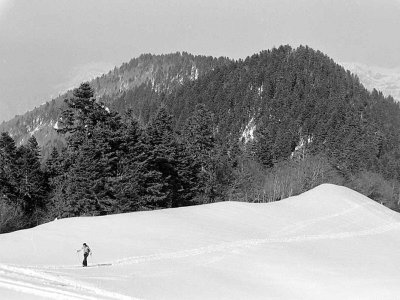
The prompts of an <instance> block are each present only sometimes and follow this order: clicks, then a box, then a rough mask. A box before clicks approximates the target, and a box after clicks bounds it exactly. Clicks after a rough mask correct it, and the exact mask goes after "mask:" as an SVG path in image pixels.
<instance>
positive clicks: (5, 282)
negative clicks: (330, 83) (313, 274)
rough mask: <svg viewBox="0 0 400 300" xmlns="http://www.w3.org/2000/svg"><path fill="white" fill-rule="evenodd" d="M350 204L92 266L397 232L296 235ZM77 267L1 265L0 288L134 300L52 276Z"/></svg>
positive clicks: (87, 299) (390, 226) (399, 225)
mask: <svg viewBox="0 0 400 300" xmlns="http://www.w3.org/2000/svg"><path fill="white" fill-rule="evenodd" d="M362 206H365V205H359V204H354V203H351V205H350V206H349V208H347V209H345V210H343V211H341V212H338V213H335V214H330V215H327V216H322V217H317V218H314V219H308V220H305V221H301V222H296V223H294V224H292V225H288V226H286V227H284V228H283V229H281V230H279V231H277V232H276V233H275V234H273V235H271V236H270V237H267V238H262V239H246V240H239V241H233V242H224V243H221V244H216V245H209V246H204V247H199V248H195V249H189V250H182V251H176V252H168V253H159V254H151V255H144V256H132V257H125V258H122V259H118V260H113V261H106V262H104V263H101V264H97V265H93V266H92V267H107V266H116V265H121V266H123V265H131V264H138V263H146V262H153V261H159V260H171V259H180V258H185V257H192V256H197V255H203V254H209V253H216V252H228V251H235V250H238V249H245V248H250V247H254V246H257V245H262V244H269V243H294V242H307V241H317V240H327V239H332V240H334V239H347V238H354V237H363V236H370V235H376V234H381V233H385V232H388V231H391V230H399V229H400V222H393V221H392V222H389V223H387V224H385V225H382V226H378V227H374V228H369V229H366V230H358V231H347V232H338V233H330V234H315V235H295V236H288V235H290V234H295V233H296V232H298V231H299V230H300V229H303V228H305V227H307V226H310V225H315V224H317V223H319V222H324V221H327V220H330V219H334V218H337V217H341V216H343V215H346V214H349V213H352V212H354V211H355V210H357V209H359V208H360V207H362ZM74 268H77V266H72V265H36V266H19V265H5V264H0V288H6V289H10V290H14V291H17V292H22V293H26V294H30V295H35V296H40V297H43V298H50V299H84V300H92V299H137V298H132V297H130V296H125V295H122V294H118V293H115V292H109V291H106V290H103V289H100V288H98V287H95V286H93V285H91V284H89V283H86V282H85V283H83V282H80V281H77V280H72V279H69V278H67V277H65V276H60V275H59V274H55V273H52V271H51V270H54V271H56V270H62V269H74Z"/></svg>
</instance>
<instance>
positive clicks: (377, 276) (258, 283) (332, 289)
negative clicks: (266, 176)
mask: <svg viewBox="0 0 400 300" xmlns="http://www.w3.org/2000/svg"><path fill="white" fill-rule="evenodd" d="M83 242H86V243H87V244H88V245H89V246H90V247H91V248H92V250H93V252H94V253H93V256H92V257H91V258H90V259H89V267H88V268H82V267H80V263H81V258H80V257H78V255H77V253H76V249H78V248H80V246H81V245H82V243H83ZM399 281H400V215H399V214H397V213H395V212H393V211H391V210H389V209H387V208H385V207H384V206H381V205H379V204H377V203H375V202H373V201H372V200H370V199H368V198H366V197H364V196H362V195H360V194H358V193H356V192H354V191H352V190H349V189H346V188H343V187H338V186H334V185H322V186H319V187H317V188H315V189H313V190H311V191H309V192H307V193H304V194H302V195H300V196H297V197H292V198H289V199H285V200H282V201H279V202H275V203H269V204H251V203H238V202H223V203H216V204H210V205H202V206H196V207H187V208H178V209H168V210H160V211H152V212H136V213H130V214H122V215H113V216H105V217H85V218H72V219H63V220H57V221H54V222H51V223H48V224H45V225H42V226H38V227H36V228H33V229H29V230H22V231H18V232H14V233H10V234H3V235H0V298H1V299H43V298H50V299H395V298H396V297H399V295H400V282H399Z"/></svg>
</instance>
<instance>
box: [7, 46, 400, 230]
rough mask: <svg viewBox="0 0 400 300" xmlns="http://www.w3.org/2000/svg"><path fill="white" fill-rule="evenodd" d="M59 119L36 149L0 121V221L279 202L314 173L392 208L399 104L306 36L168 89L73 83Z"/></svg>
mask: <svg viewBox="0 0 400 300" xmlns="http://www.w3.org/2000/svg"><path fill="white" fill-rule="evenodd" d="M127 104H129V105H127ZM136 104H138V105H136ZM127 106H128V107H132V108H133V110H126V108H127ZM250 120H252V121H250ZM249 124H250V125H251V124H252V126H253V129H252V130H253V138H252V139H249V140H246V139H244V138H242V137H241V136H242V133H243V131H244V129H245V128H246V126H249ZM57 132H58V134H59V135H61V136H63V137H64V139H65V140H66V146H65V147H58V148H53V149H52V150H51V151H50V155H49V156H47V155H46V158H45V159H43V157H41V155H42V153H41V152H40V149H39V146H38V143H37V141H36V139H35V137H33V136H32V137H31V138H30V139H29V141H28V143H27V144H25V145H22V146H19V147H17V146H16V144H15V141H14V140H13V138H12V137H11V136H10V135H9V134H8V133H2V134H1V137H0V201H1V204H0V205H1V206H0V232H8V231H12V230H16V229H21V228H27V227H30V226H35V225H37V224H40V223H43V222H46V221H49V220H53V219H54V218H65V217H73V216H82V215H90V216H92V215H105V214H113V213H122V212H130V211H137V210H151V209H160V208H170V207H179V206H186V205H193V204H201V203H210V202H215V201H224V200H235V201H249V202H270V201H277V200H280V199H283V198H286V197H289V196H292V195H296V194H299V193H301V192H304V191H306V190H308V189H311V188H313V187H315V186H317V185H319V184H321V183H324V182H331V183H336V184H341V185H345V186H348V187H350V188H353V189H355V190H357V191H359V192H361V193H363V194H365V195H366V196H368V197H370V198H372V199H374V200H376V201H378V202H380V203H383V204H385V205H387V206H389V207H391V208H393V209H398V201H399V199H400V197H399V195H400V186H399V180H400V160H399V158H400V150H399V147H398V145H399V143H400V108H399V105H398V103H396V102H395V101H394V100H393V99H392V98H391V97H384V96H383V95H382V94H381V93H379V92H377V91H376V90H374V91H372V92H369V91H367V90H366V89H365V88H364V87H363V86H362V85H361V84H360V83H359V81H358V78H357V77H356V76H354V75H353V74H350V73H349V72H346V71H345V70H344V69H343V68H342V67H341V66H339V65H337V64H335V63H334V62H333V61H332V60H331V59H329V58H328V57H327V56H325V55H323V54H322V53H320V52H318V51H314V50H312V49H310V48H308V47H299V48H298V49H295V50H294V49H292V48H290V47H289V46H282V47H279V48H277V49H272V50H268V51H263V52H261V53H259V54H256V55H253V56H251V57H248V58H247V59H245V60H238V61H235V62H231V63H229V64H225V65H222V66H216V67H215V68H214V69H213V70H212V71H210V72H208V73H204V74H203V75H202V76H200V77H199V78H198V79H197V80H194V81H188V82H186V83H184V84H183V85H182V86H178V87H177V88H175V89H173V90H172V91H171V92H169V93H164V92H160V93H158V92H157V91H155V90H154V89H153V87H152V85H151V84H150V83H144V84H143V85H140V86H138V87H137V88H136V89H135V90H134V91H132V92H129V91H128V92H126V93H123V95H122V96H121V97H120V98H118V97H117V98H116V99H114V100H112V101H111V99H108V100H107V106H106V104H104V103H102V102H101V101H99V99H97V100H96V99H95V97H94V91H93V89H92V87H91V86H90V84H88V83H84V84H82V85H81V86H80V87H79V88H78V89H75V90H74V91H73V93H71V95H69V96H68V97H67V99H66V100H65V106H64V109H63V111H62V114H61V116H60V119H59V122H58V129H57Z"/></svg>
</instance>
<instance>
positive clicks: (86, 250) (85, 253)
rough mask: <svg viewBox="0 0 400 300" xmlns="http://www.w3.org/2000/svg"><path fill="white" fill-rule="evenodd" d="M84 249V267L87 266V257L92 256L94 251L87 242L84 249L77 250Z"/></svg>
mask: <svg viewBox="0 0 400 300" xmlns="http://www.w3.org/2000/svg"><path fill="white" fill-rule="evenodd" d="M81 250H83V262H82V267H87V257H88V256H89V253H90V256H92V251H91V250H90V248H89V246H88V245H86V243H83V246H82V249H78V250H76V252H80V251H81Z"/></svg>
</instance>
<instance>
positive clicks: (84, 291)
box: [0, 264, 137, 300]
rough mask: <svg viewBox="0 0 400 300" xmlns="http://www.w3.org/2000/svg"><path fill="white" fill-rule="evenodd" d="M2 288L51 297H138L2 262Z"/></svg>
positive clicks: (123, 299) (0, 281)
mask: <svg viewBox="0 0 400 300" xmlns="http://www.w3.org/2000/svg"><path fill="white" fill-rule="evenodd" d="M0 288H5V289H9V290H13V291H16V292H20V293H25V294H29V295H33V296H39V297H41V298H49V299H68V300H69V299H82V300H96V299H104V300H106V299H121V300H125V299H137V298H133V297H129V296H125V295H122V294H118V293H115V292H109V291H106V290H103V289H100V288H97V287H95V286H93V285H90V284H88V283H82V282H79V281H77V280H71V279H69V278H67V277H62V276H59V275H51V274H48V273H45V272H40V271H37V270H32V269H30V268H26V267H16V266H11V265H5V264H0Z"/></svg>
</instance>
